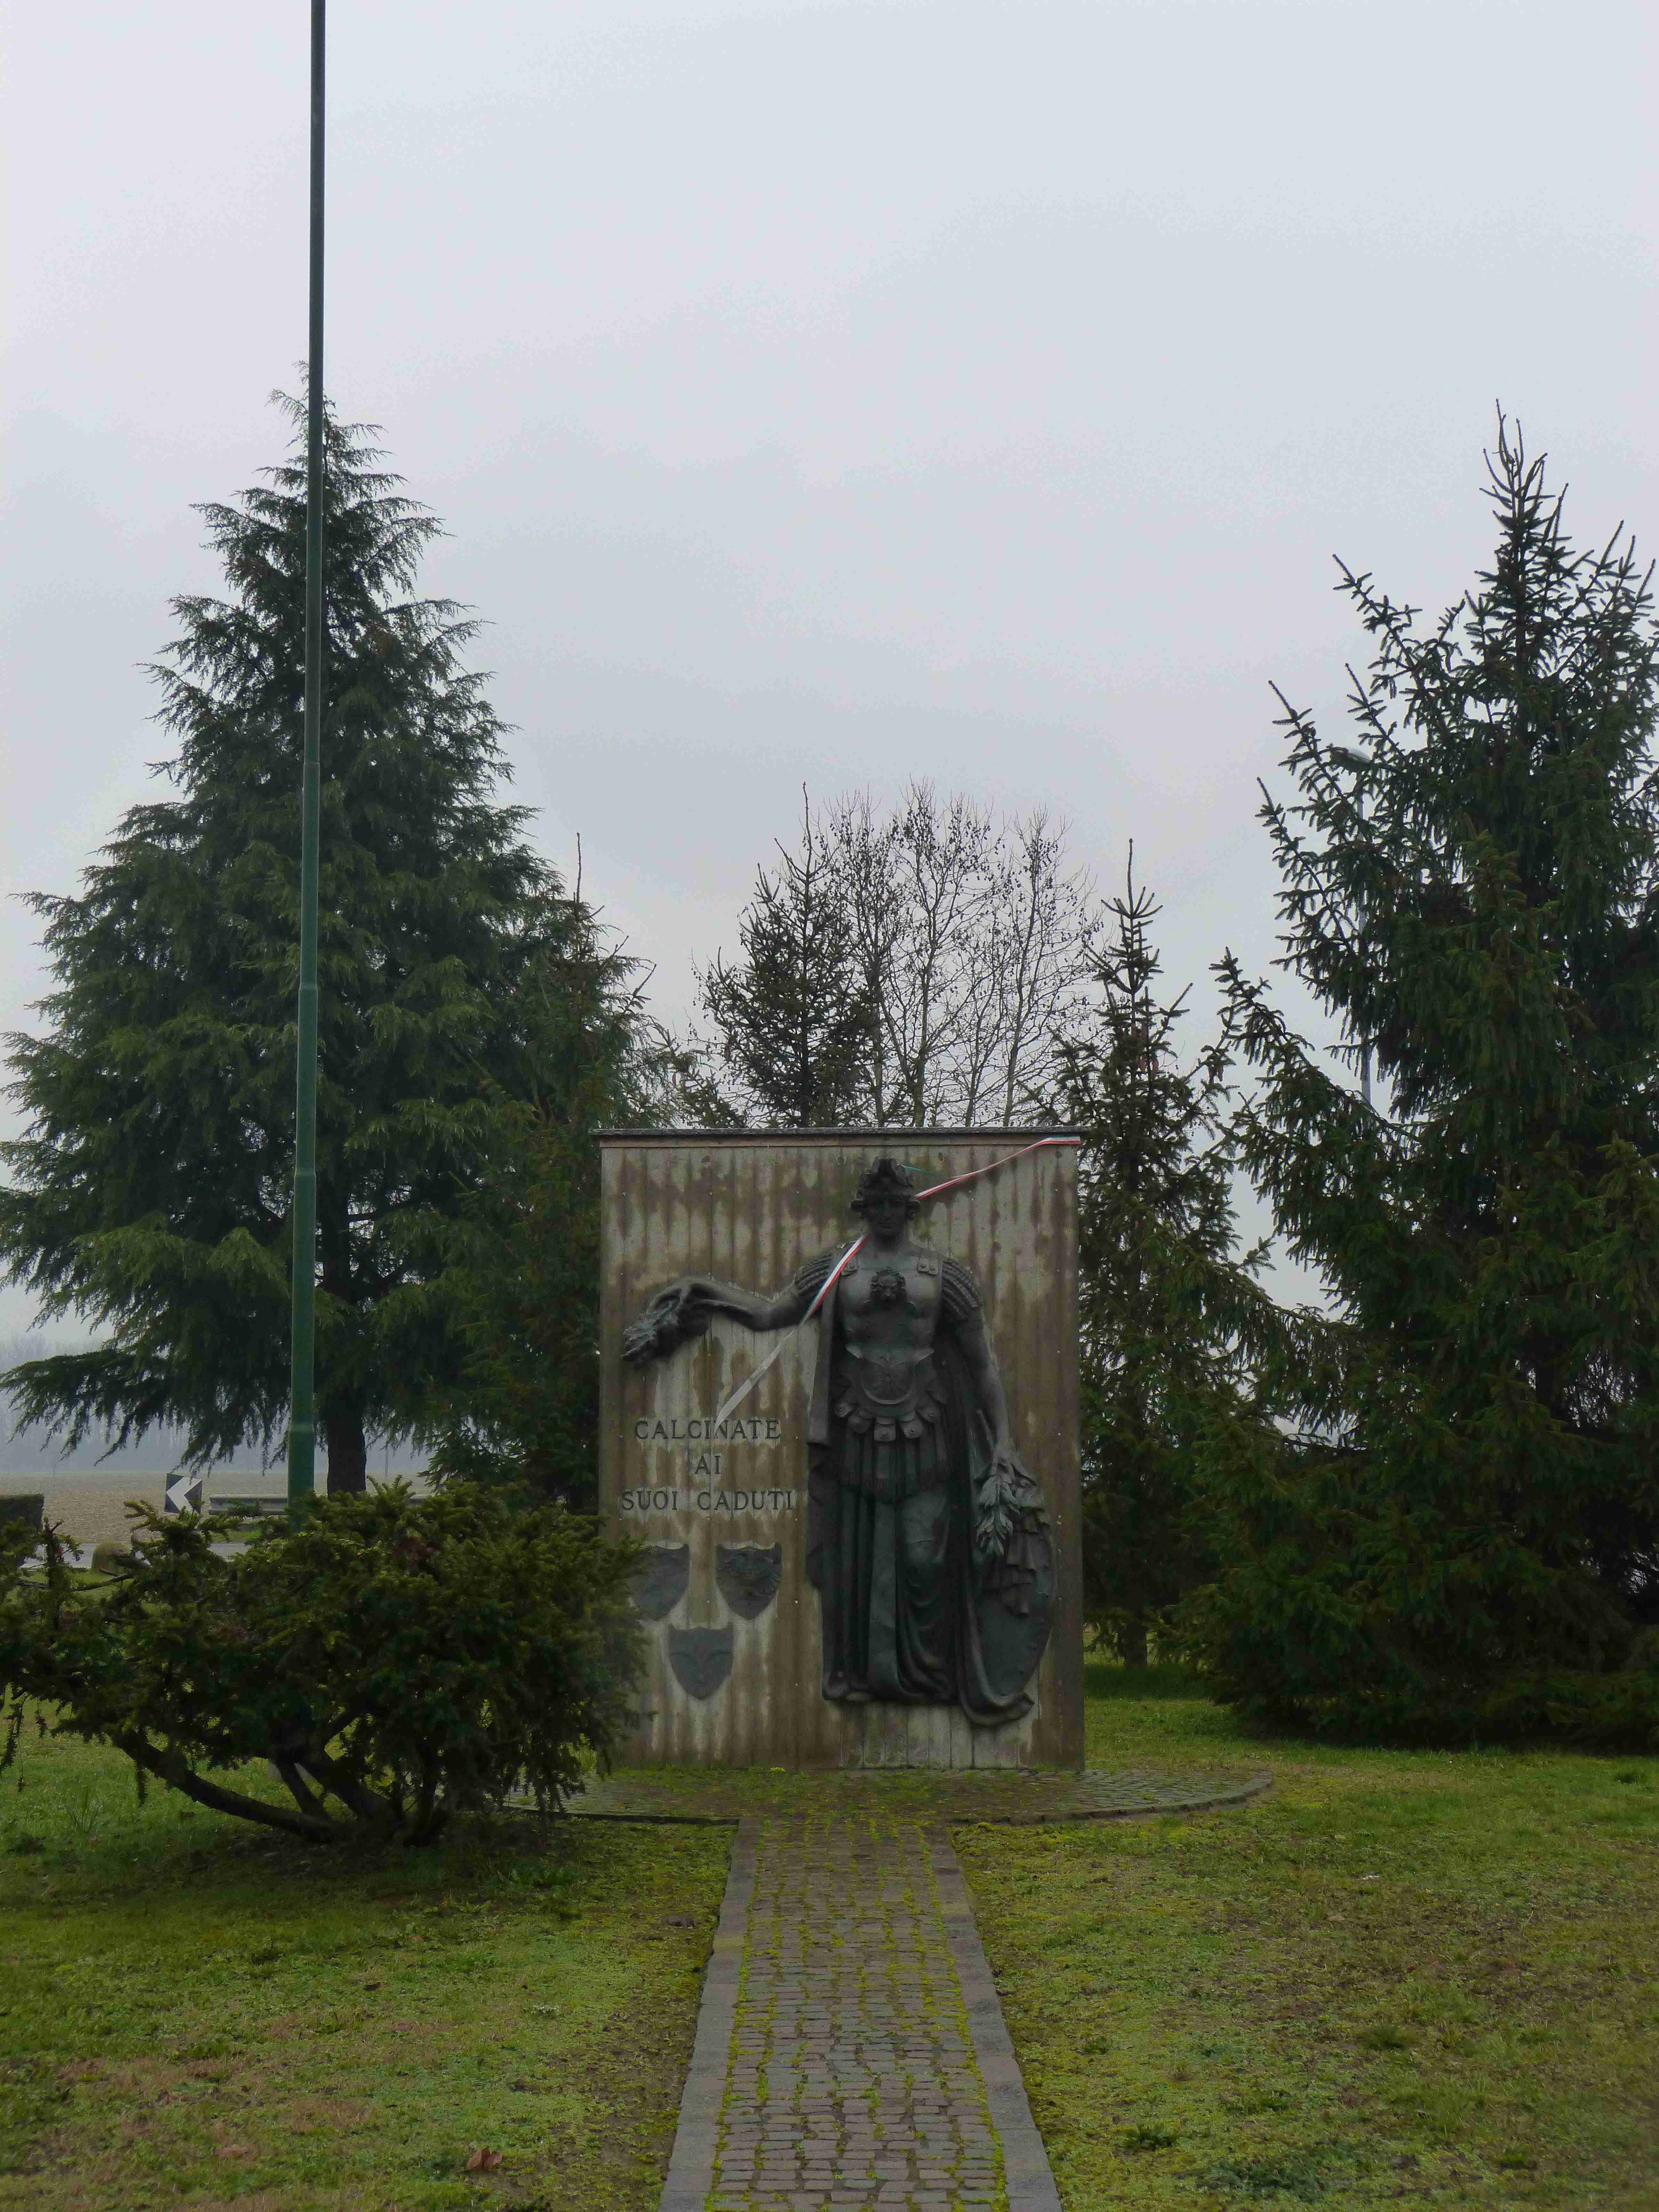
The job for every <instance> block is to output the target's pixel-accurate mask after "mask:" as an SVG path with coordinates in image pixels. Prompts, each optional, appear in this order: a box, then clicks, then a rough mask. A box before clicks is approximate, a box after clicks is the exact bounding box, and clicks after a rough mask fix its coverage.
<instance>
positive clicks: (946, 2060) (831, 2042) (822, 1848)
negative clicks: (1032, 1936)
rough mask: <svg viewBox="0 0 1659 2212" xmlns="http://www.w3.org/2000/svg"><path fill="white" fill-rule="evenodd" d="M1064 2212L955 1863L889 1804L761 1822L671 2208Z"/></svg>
mask: <svg viewBox="0 0 1659 2212" xmlns="http://www.w3.org/2000/svg"><path fill="white" fill-rule="evenodd" d="M842 2204H845V2205H855V2204H863V2205H872V2206H874V2205H882V2206H899V2205H905V2206H923V2205H927V2206H940V2207H946V2206H949V2207H962V2208H966V2207H970V2206H972V2207H980V2206H983V2207H987V2208H991V2207H1005V2206H1006V2207H1007V2208H1009V2212H1058V2206H1059V2199H1058V2197H1057V2196H1056V2195H1055V2193H1054V2183H1053V2180H1052V2179H1051V2178H1050V2176H1049V2173H1048V2161H1047V2160H1046V2159H1045V2158H1044V2156H1043V2154H1042V2144H1041V2142H1040V2140H1039V2138H1038V2137H1037V2135H1036V2130H1035V2128H1034V2127H1033V2126H1032V2124H1031V2118H1030V2107H1029V2106H1028V2105H1027V2104H1026V2101H1025V2093H1024V2085H1023V2084H1022V2083H1021V2081H1020V2079H1019V2072H1018V2066H1017V2065H1016V2064H1015V2063H1014V2059H1013V2053H1012V2047H1011V2046H1010V2045H1009V2044H1008V2041H1007V2034H1006V2029H1005V2028H1004V2027H1003V2024H1002V2015H1001V2008H1000V2006H999V2005H998V2003H997V2000H996V1994H995V1990H994V1987H993V1986H992V1984H991V1980H990V1976H989V1972H988V1971H987V1968H986V1966H985V1961H984V1954H983V1952H982V1951H981V1949H980V1946H979V1938H978V1936H977V1934H976V1933H975V1929H974V1925H973V1916H972V1912H971V1911H970V1909H969V1905H968V1899H967V1893H966V1890H965V1888H964V1887H963V1883H962V1879H961V1875H960V1873H959V1871H958V1870H957V1865H956V1858H955V1854H954V1853H953V1852H952V1851H951V1847H950V1844H949V1843H948V1842H947V1841H945V1838H943V1836H942V1835H941V1834H939V1833H933V1834H930V1833H929V1832H928V1831H927V1829H926V1828H925V1827H924V1826H922V1825H921V1823H920V1822H918V1821H916V1820H905V1819H902V1818H895V1817H892V1816H891V1815H888V1814H883V1813H881V1812H880V1811H878V1810H871V1811H869V1812H866V1813H861V1814H859V1815H857V1816H854V1817H848V1815H846V1814H841V1813H836V1812H829V1813H810V1812H809V1813H801V1814H793V1815H789V1816H785V1817H779V1818H774V1819H769V1820H761V1819H753V1820H745V1821H744V1824H743V1826H742V1828H741V1829H740V1831H739V1833H738V1843H737V1845H736V1847H735V1849H734V1850H733V1855H732V1878H731V1881H730V1882H729V1883H728V1886H727V1893H726V1909H725V1911H723V1912H722V1916H721V1923H720V1935H719V1936H718V1937H717V1939H716V1944H715V1954H714V1962H713V1964H712V1965H711V1967H710V1971H709V1978H708V1984H707V1985H706V1989H705V1994H704V2000H703V2008H702V2015H701V2017H700V2019H699V2023H698V2034H697V2048H696V2052H695V2053H694V2056H693V2060H692V2069H691V2075H690V2080H689V2081H688V2083H687V2087H686V2093H685V2099H684V2106H683V2107H682V2113H681V2122H680V2130H679V2134H678V2136H677V2138H676V2142H675V2148H674V2157H673V2162H672V2164H671V2167H670V2171H669V2176H668V2182H667V2186H666V2188H665V2191H664V2196H663V2205H664V2208H665V2212H704V2208H707V2212H774V2208H775V2212H786V2208H787V2212H796V2208H805V2207H809V2206H810V2207H817V2206H820V2205H842Z"/></svg>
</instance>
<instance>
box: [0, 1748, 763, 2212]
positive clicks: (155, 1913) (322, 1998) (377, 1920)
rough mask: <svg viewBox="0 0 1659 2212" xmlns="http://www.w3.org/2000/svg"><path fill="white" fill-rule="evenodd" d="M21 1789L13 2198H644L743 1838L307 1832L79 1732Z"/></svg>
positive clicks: (40, 2204) (524, 1823)
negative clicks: (219, 1805) (423, 1837)
mask: <svg viewBox="0 0 1659 2212" xmlns="http://www.w3.org/2000/svg"><path fill="white" fill-rule="evenodd" d="M20 1783H21V1790H20V1788H19V1786H18V1785H19V1784H20ZM0 1787H3V1796H0V2206H5V2207H12V2206H15V2207H19V2208H21V2207H24V2206H27V2207H28V2208H30V2212H35V2208H40V2212H47V2208H52V2212H57V2208H62V2212H137V2208H139V2207H149V2206H155V2207H161V2206H174V2205H179V2206H189V2207H191V2208H194V2212H209V2209H210V2208H211V2207H216V2206H220V2205H230V2204H234V2205H236V2206H237V2207H239V2208H240V2212H324V2208H327V2212H336V2208H341V2212H343V2208H346V2207H349V2208H351V2212H392V2208H393V2207H396V2208H397V2212H428V2208H431V2212H436V2208H441V2207H447V2206H459V2205H476V2204H477V2203H480V2202H489V2203H501V2204H516V2205H518V2206H520V2207H521V2208H528V2207H531V2206H544V2207H549V2208H551V2207H558V2208H561V2212H562V2208H563V2207H566V2206H574V2205H581V2206H584V2207H586V2206H592V2207H594V2208H596V2212H647V2208H652V2207H654V2205H655V2203H656V2201H657V2197H658V2195H659V2191H660V2188H661V2177H662V2173H663V2171H664V2168H665V2165H666V2161H667V2154H668V2149H669V2148H670V2145H671V2142H672V2136H673V2128H674V2121H675V2117H676V2114H677V2112H678V2100H679V2093H680V2087H681V2083H682V2081H683V2080H684V2070H685V2065H686V2062H687V2059H688V2057H689V2056H690V2046H691V2038H692V2032H693V2028H694V2025H695V2020H696V2002H697V1997H698V1994H699V1990H700V1985H701V1978H702V1966H703V1964H704V1961H705V1960H706V1958H707V1956H708V1948H709V1943H710V1940H711V1937H712V1935H713V1929H714V1918H715V1915H716V1912H717V1911H718V1906H719V1899H720V1887H721V1884H722V1882H723V1880H724V1875H725V1867H726V1854H727V1850H728V1846H729V1843H730V1836H729V1832H726V1831H721V1830H702V1829H696V1828H675V1829H645V1828H624V1827H612V1826H599V1825H597V1824H596V1825H593V1826H588V1825H586V1824H580V1823H574V1822H573V1823H568V1824H567V1823H559V1824H557V1825H556V1830H555V1832H554V1833H553V1836H552V1838H551V1842H549V1840H548V1838H547V1837H546V1836H545V1834H544V1832H542V1831H541V1829H540V1828H539V1826H538V1824H536V1823H534V1822H532V1821H531V1820H511V1821H504V1822H502V1823H501V1824H499V1825H498V1826H497V1827H496V1828H495V1829H494V1830H493V1831H489V1832H474V1833H473V1834H472V1835H471V1837H470V1838H459V1839H458V1840H457V1841H456V1842H455V1843H454V1844H451V1845H450V1846H448V1847H447V1848H445V1849H441V1850H429V1851H421V1852H394V1853H392V1854H391V1855H387V1854H386V1853H378V1854H372V1855H371V1854H356V1855H353V1854H348V1853H343V1852H335V1851H322V1850H307V1848H306V1847H304V1846H298V1847H296V1846H295V1845H292V1844H288V1843H285V1842H283V1843H267V1842H265V1841H264V1839H263V1838H260V1837H258V1836H257V1835H254V1834H253V1833H252V1832H250V1831H248V1830H247V1829H246V1828H244V1827H242V1826H240V1824H238V1823H236V1822H234V1821H228V1820H220V1819H218V1818H216V1816H214V1815H211V1814H206V1813H204V1812H202V1811H200V1810H199V1809H198V1808H195V1807H193V1806H190V1805H188V1804H186V1803H185V1802H184V1801H183V1800H181V1799H179V1797H177V1796H173V1795H172V1794H171V1793H168V1792H166V1791H154V1790H153V1791H152V1792H151V1794H150V1797H149V1802H148V1804H147V1805H146V1806H144V1807H143V1808H139V1807H138V1805H137V1802H136V1800H135V1796H134V1792H133V1789H132V1785H131V1780H130V1779H129V1778H128V1771H127V1770H126V1769H125V1767H124V1766H123V1764H122V1762H120V1761H119V1760H118V1759H114V1758H112V1756H110V1755H109V1754H106V1753H100V1752H97V1751H95V1750H91V1749H88V1747H83V1746H77V1745H73V1744H68V1743H57V1742H49V1743H47V1744H46V1745H44V1746H40V1747H35V1748H32V1749H30V1750H29V1751H28V1752H27V1753H26V1755H25V1758H24V1760H23V1762H22V1765H21V1769H20V1770H19V1771H17V1772H15V1774H13V1775H9V1776H8V1777H7V1778H6V1779H5V1782H4V1784H3V1785H0ZM478 2148H489V2149H490V2150H493V2151H497V2152H499V2153H500V2154H501V2160H502V2162H501V2166H499V2167H498V2168H492V2169H491V2170H490V2171H489V2172H488V2173H487V2174H469V2173H468V2172H467V2171H466V2161H467V2160H468V2158H469V2156H470V2155H471V2154H472V2153H473V2152H474V2151H475V2150H477V2149H478Z"/></svg>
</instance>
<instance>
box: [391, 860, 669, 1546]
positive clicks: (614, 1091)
mask: <svg viewBox="0 0 1659 2212" xmlns="http://www.w3.org/2000/svg"><path fill="white" fill-rule="evenodd" d="M561 917H562V919H561V927H560V929H559V932H558V935H557V938H556V941H555V942H553V943H551V944H550V945H547V946H545V947H544V949H543V950H542V951H540V952H539V953H538V956H537V957H536V959H535V960H534V961H533V962H532V964H531V967H530V969H529V971H528V973H527V974H526V977H525V979H524V981H523V984H522V985H521V987H520V994H519V1007H520V1015H521V1018H522V1020H523V1023H524V1028H525V1041H526V1059H527V1064H528V1082H527V1084H526V1088H525V1090H524V1092H523V1095H522V1096H520V1097H509V1098H503V1099H502V1100H501V1123H500V1133H499V1141H498V1145H497V1148H496V1153H495V1168H494V1171H493V1173H492V1175H491V1176H490V1177H489V1182H488V1183H487V1185H486V1186H485V1187H484V1188H482V1189H481V1190H479V1191H478V1192H477V1194H475V1196H474V1197H473V1199H472V1200H471V1202H470V1204H469V1205H468V1206H467V1208H466V1209H465V1215H464V1217H463V1218H462V1220H461V1221H460V1223H459V1225H458V1231H457V1234H456V1236H455V1238H454V1241H453V1246H452V1250H453V1262H454V1267H453V1281H454V1285H455V1288H456V1291H457V1312H458V1315H459V1320H460V1324H461V1327H462V1329H463V1333H464V1335H465V1346H466V1350H465V1359H464V1362H463V1364H462V1369H461V1372H460V1376H459V1389H458V1390H457V1392H456V1394H455V1398H454V1401H453V1409H452V1414H451V1418H450V1419H449V1420H448V1422H447V1424H446V1426H445V1429H444V1432H443V1434H442V1436H441V1438H440V1440H439V1443H438V1448H437V1449H436V1451H435V1454H434V1455H433V1460H432V1467H433V1470H434V1472H435V1474H439V1475H441V1476H443V1477H446V1478H450V1477H463V1478H465V1479H468V1480H479V1481H483V1482H487V1483H490V1484H494V1485H496V1486H509V1487H517V1488H520V1489H526V1490H528V1491H529V1492H531V1493H532V1495H534V1496H535V1497H537V1498H540V1499H542V1500H544V1501H549V1502H556V1503H562V1504H568V1505H573V1506H575V1507H577V1508H579V1509H584V1510H591V1509H592V1506H593V1504H594V1501H595V1497H596V1490H597V1482H596V1474H597V1464H598V1444H599V1146H597V1145H596V1144H595V1142H594V1141H593V1133H594V1132H595V1131H596V1130H597V1129H599V1128H602V1127H605V1126H607V1125H610V1126H611V1127H618V1126H627V1127H657V1126H660V1125H662V1124H664V1123H668V1122H673V1121H684V1120H686V1119H687V1118H688V1116H689V1113H692V1112H695V1111H696V1104H697V1103H698V1102H697V1101H696V1100H695V1099H693V1100H691V1101H690V1102H688V1099H687V1097H686V1096H685V1095H684V1091H683V1090H682V1087H681V1086H682V1085H684V1083H685V1081H686V1079H687V1078H688V1076H689V1075H690V1070H689V1068H688V1066H687V1064H686V1062H685V1061H684V1059H683V1057H682V1056H681V1054H679V1053H678V1052H677V1050H676V1049H675V1048H674V1047H673V1045H672V1044H671V1041H670V1040H669V1039H668V1038H667V1037H666V1036H665V1034H664V1032H663V1031H662V1030H660V1029H659V1026H658V1025H657V1024H655V1023H654V1022H653V1020H652V1019H651V1018H650V1017H649V1016H648V1015H647V1012H646V1011H645V1006H644V999H643V992H644V985H645V982H646V981H647V980H648V978H647V975H646V974H645V972H644V971H643V970H642V969H641V963H639V962H638V961H636V960H635V959H634V958H632V957H630V956H629V954H628V952H627V951H625V950H624V949H623V948H622V947H621V946H619V945H617V944H615V943H614V942H613V941H611V938H610V936H609V934H608V933H607V932H606V930H605V927H604V926H603V925H602V924H601V923H600V921H599V918H598V916H597V915H595V913H594V911H593V909H592V908H591V907H588V906H586V905H585V904H584V903H583V902H581V900H580V898H576V899H572V900H570V901H568V902H561ZM694 1087H695V1085H694Z"/></svg>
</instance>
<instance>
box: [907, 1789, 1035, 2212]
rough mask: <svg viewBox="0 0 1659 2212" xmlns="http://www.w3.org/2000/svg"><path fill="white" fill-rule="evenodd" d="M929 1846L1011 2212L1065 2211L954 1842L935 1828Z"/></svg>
mask: <svg viewBox="0 0 1659 2212" xmlns="http://www.w3.org/2000/svg"><path fill="white" fill-rule="evenodd" d="M929 1843H930V1845H931V1849H932V1854H933V1887H934V1888H935V1889H936V1891H937V1892H938V1893H939V1912H940V1915H941V1917H942V1918H943V1919H944V1922H945V1942H947V1943H948V1945H949V1946H950V1950H951V1959H952V1960H954V1961H955V1964H956V1970H957V1980H958V1981H959V1982H960V1983H961V1984H962V1996H963V2003H964V2004H965V2005H966V2007H967V2008H968V2033H969V2039H971V2041H972V2043H973V2046H974V2058H975V2063H976V2064H977V2065H978V2068H979V2073H980V2079H981V2081H983V2083H984V2084H985V2101H986V2104H987V2106H988V2107H989V2110H990V2114H991V2124H992V2126H993V2127H994V2129H995V2130H996V2132H997V2136H998V2139H999V2140H1000V2143H1001V2146H1002V2170H1003V2174H1004V2177H1005V2179H1006V2184H1007V2190H1008V2212H1060V2191H1058V2190H1057V2189H1056V2188H1055V2186H1054V2174H1053V2172H1051V2170H1050V2168H1049V2165H1048V2152H1047V2151H1046V2150H1044V2148H1042V2136H1040V2135H1039V2134H1038V2133H1037V2128H1036V2121H1035V2120H1034V2119H1033V2118H1031V2106H1030V2100H1029V2098H1028V2097H1027V2096H1026V2094H1025V2080H1024V2075H1022V2074H1021V2072H1020V2070H1019V2061H1018V2058H1016V2057H1015V2056H1014V2046H1013V2043H1012V2039H1011V2038H1010V2036H1009V2033H1008V2026H1007V2022H1006V2021H1005V2020H1004V2019H1003V2017H1002V2001H1001V1999H1000V1997H999V1996H997V1989H996V1984H995V1983H994V1981H993V1980H992V1978H991V1968H990V1965H989V1963H988V1961H987V1959H986V1956H985V1947H984V1945H983V1944H982V1943H981V1942H980V1940H979V1929H978V1926H977V1925H976V1923H975V1919H974V1908H973V1904H972V1902H971V1900H970V1899H969V1895H968V1884H967V1882H966V1881H965V1880H964V1879H963V1872H962V1868H961V1865H960V1863H959V1862H958V1860H957V1855H956V1852H955V1851H954V1850H952V1849H951V1841H950V1838H949V1837H948V1836H945V1835H943V1834H941V1833H940V1832H939V1831H938V1830H937V1829H935V1830H934V1832H933V1834H932V1836H931V1837H930V1838H929Z"/></svg>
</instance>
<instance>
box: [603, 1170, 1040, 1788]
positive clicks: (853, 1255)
mask: <svg viewBox="0 0 1659 2212" xmlns="http://www.w3.org/2000/svg"><path fill="white" fill-rule="evenodd" d="M601 1158H602V1197H601V1224H602V1229H601V1234H602V1240H603V1243H602V1274H603V1297H602V1307H601V1329H602V1336H601V1346H602V1360H603V1375H604V1384H603V1401H602V1426H601V1453H600V1498H601V1503H602V1506H603V1508H604V1510H605V1513H606V1515H607V1516H608V1518H609V1519H610V1521H611V1525H612V1526H613V1527H615V1528H618V1529H619V1530H622V1531H625V1532H626V1533H628V1534H631V1535H634V1536H636V1537H638V1538H640V1539H641V1540H642V1541H644V1543H645V1545H646V1546H647V1551H646V1553H645V1558H644V1560H643V1562H642V1565H641V1571H640V1575H639V1577H638V1580H637V1583H636V1586H635V1588H636V1601H637V1603H638V1605H639V1607H640V1610H641V1614H642V1616H643V1618H644V1620H645V1622H646V1625H647V1640H648V1645H649V1655H648V1665H647V1674H646V1678H645V1682H644V1686H643V1688H642V1691H641V1725H640V1728H639V1730H638V1732H637V1734H636V1735H635V1739H634V1741H633V1742H632V1744H631V1745H630V1747H629V1753H628V1756H629V1759H630V1760H632V1761H635V1762H638V1763H640V1764H644V1765H652V1764H663V1765H674V1764H684V1765H700V1766H705V1765H732V1766H749V1765H755V1766H769V1767H836V1766H860V1765H863V1766H871V1765H878V1766H923V1767H928V1766H931V1767H942V1768H963V1767H1005V1768H1007V1767H1043V1768H1050V1769H1052V1768H1072V1769H1075V1768H1077V1767H1079V1766H1080V1765H1081V1763H1082V1756H1083V1686H1082V1636H1081V1615H1080V1601H1081V1592H1080V1560H1079V1526H1078V1513H1079V1478H1078V1408H1077V1311H1076V1171H1077V1170H1076V1158H1077V1156H1076V1149H1075V1145H1074V1143H1073V1140H1072V1139H1070V1138H1069V1137H1068V1136H1067V1134H1066V1133H1064V1132H1060V1131H1045V1130H1033V1129H1023V1130H1016V1129H991V1130H987V1129H975V1130H927V1131H917V1132H893V1131H876V1132H871V1133H854V1132H848V1131H842V1130H831V1131H821V1132H820V1131H808V1132H800V1133H794V1132H791V1133H773V1132H763V1133H757V1132H751V1131H746V1130H745V1131H728V1130H720V1131H712V1132H711V1131H684V1130H673V1131H618V1132H611V1133H606V1134H605V1136H604V1137H603V1138H602V1139H601Z"/></svg>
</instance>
